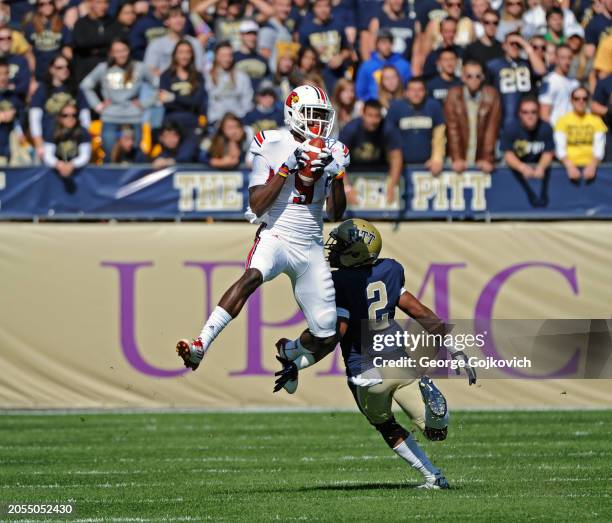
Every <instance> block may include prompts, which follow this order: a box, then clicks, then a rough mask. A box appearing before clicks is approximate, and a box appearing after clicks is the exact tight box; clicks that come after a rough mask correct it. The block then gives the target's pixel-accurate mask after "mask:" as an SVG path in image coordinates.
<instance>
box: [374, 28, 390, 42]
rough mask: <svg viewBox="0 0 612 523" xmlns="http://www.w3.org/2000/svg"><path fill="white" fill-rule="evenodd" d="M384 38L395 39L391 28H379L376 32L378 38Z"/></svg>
mask: <svg viewBox="0 0 612 523" xmlns="http://www.w3.org/2000/svg"><path fill="white" fill-rule="evenodd" d="M383 38H386V39H387V40H393V33H392V32H391V29H387V28H386V27H383V28H382V29H379V30H378V33H376V40H382V39H383Z"/></svg>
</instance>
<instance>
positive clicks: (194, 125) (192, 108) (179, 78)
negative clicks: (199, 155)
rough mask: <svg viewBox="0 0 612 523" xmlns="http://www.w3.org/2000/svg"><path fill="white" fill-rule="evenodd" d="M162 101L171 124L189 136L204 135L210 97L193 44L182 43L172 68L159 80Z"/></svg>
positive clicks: (179, 43) (173, 58)
mask: <svg viewBox="0 0 612 523" xmlns="http://www.w3.org/2000/svg"><path fill="white" fill-rule="evenodd" d="M159 88H160V91H159V98H160V100H161V102H162V103H163V104H164V111H165V117H164V120H165V121H167V122H176V123H177V124H179V125H180V127H181V128H182V129H183V132H184V133H185V135H186V136H191V137H193V136H195V135H196V134H202V129H201V128H202V127H203V126H204V120H205V119H206V109H207V103H208V97H207V94H206V89H205V88H204V77H203V76H202V75H201V74H200V73H199V72H198V71H197V69H196V65H195V53H194V51H193V47H192V45H191V42H189V41H188V40H180V41H179V42H178V43H177V44H176V47H175V48H174V51H173V53H172V61H171V64H170V67H169V68H168V69H167V70H166V71H165V72H164V73H163V74H162V75H161V78H160V80H159Z"/></svg>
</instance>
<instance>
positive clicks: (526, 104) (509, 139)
mask: <svg viewBox="0 0 612 523" xmlns="http://www.w3.org/2000/svg"><path fill="white" fill-rule="evenodd" d="M539 113H540V104H539V103H538V100H537V98H536V97H535V96H526V97H525V98H523V99H522V100H521V102H520V104H519V111H518V121H517V122H515V123H514V125H512V126H511V127H510V128H509V129H507V130H506V132H505V133H504V136H503V138H502V142H501V149H502V151H504V159H505V161H506V163H507V164H508V167H510V168H511V169H513V170H514V171H516V172H517V173H519V174H520V175H521V176H523V177H524V178H544V175H545V174H546V171H547V169H548V168H549V167H550V164H551V163H552V161H553V158H554V156H555V142H554V139H553V130H552V127H551V126H550V125H549V124H548V122H545V121H544V120H542V119H540V117H539Z"/></svg>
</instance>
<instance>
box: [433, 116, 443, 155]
mask: <svg viewBox="0 0 612 523" xmlns="http://www.w3.org/2000/svg"><path fill="white" fill-rule="evenodd" d="M445 130H446V126H445V125H444V124H443V123H442V124H440V125H437V126H436V127H434V129H433V133H432V138H431V157H432V159H436V160H440V161H444V151H445V150H446V137H445V135H444V132H445Z"/></svg>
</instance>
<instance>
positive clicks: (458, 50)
mask: <svg viewBox="0 0 612 523" xmlns="http://www.w3.org/2000/svg"><path fill="white" fill-rule="evenodd" d="M456 35H457V20H455V19H454V18H445V19H444V20H442V21H441V22H440V36H441V37H442V42H441V43H440V46H439V47H438V48H437V49H435V50H433V51H432V52H431V53H429V54H428V55H427V58H426V59H425V63H424V65H423V76H424V77H425V78H431V77H432V76H435V75H436V72H437V71H436V64H437V63H438V57H439V56H440V53H442V51H443V50H445V49H452V50H453V51H455V54H456V55H457V57H458V58H460V59H462V58H463V53H464V48H463V47H461V46H459V45H457V44H455V37H456Z"/></svg>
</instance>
